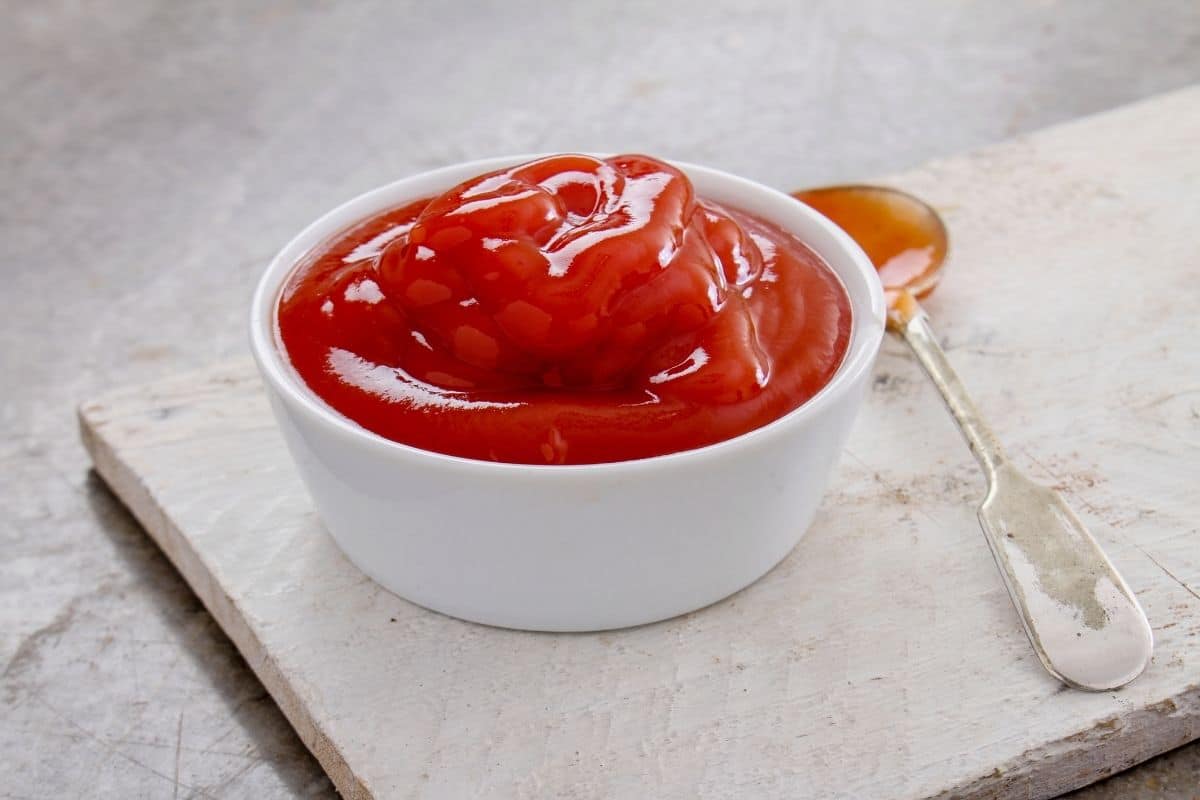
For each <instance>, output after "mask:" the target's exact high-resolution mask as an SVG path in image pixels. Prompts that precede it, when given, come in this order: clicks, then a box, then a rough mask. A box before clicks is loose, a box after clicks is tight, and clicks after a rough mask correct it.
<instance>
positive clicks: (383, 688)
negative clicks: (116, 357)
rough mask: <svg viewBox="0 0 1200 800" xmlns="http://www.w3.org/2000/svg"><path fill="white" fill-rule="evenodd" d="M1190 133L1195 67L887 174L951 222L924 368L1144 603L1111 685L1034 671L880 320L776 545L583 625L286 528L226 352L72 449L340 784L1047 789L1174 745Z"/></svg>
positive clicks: (1190, 663)
mask: <svg viewBox="0 0 1200 800" xmlns="http://www.w3.org/2000/svg"><path fill="white" fill-rule="evenodd" d="M1198 141H1200V89H1190V90H1185V91H1182V92H1177V93H1174V94H1171V95H1166V96H1163V97H1160V98H1157V99H1154V100H1151V101H1147V102H1144V103H1140V104H1137V105H1134V106H1130V107H1127V108H1124V109H1120V110H1118V111H1115V112H1111V113H1108V114H1103V115H1100V116H1097V117H1092V118H1088V119H1085V120H1081V121H1077V122H1073V123H1070V124H1068V125H1064V126H1060V127H1057V128H1053V129H1050V130H1047V131H1044V132H1041V133H1039V134H1036V135H1034V136H1032V137H1029V138H1025V139H1020V140H1016V141H1013V142H1009V143H1006V144H1003V145H999V146H996V147H993V148H989V149H987V150H984V151H981V152H977V153H974V154H970V155H967V156H961V157H956V158H951V159H947V160H942V161H938V162H934V163H932V164H930V165H928V166H926V167H924V168H922V169H919V170H916V171H914V172H912V173H909V174H905V175H901V176H898V177H896V178H894V179H892V180H891V181H889V182H890V183H893V184H895V185H897V186H900V187H903V188H905V189H908V190H910V191H914V192H916V193H918V194H920V195H922V196H924V197H926V198H928V199H929V200H931V201H932V202H933V203H934V204H935V205H936V206H937V207H938V208H939V209H940V210H941V212H942V213H943V214H944V215H945V217H946V220H947V222H948V224H949V227H950V230H951V231H952V235H953V247H952V250H953V252H952V258H951V262H950V264H949V272H948V273H947V276H946V279H945V281H944V283H943V284H942V286H941V288H939V289H938V291H937V293H936V294H935V295H934V296H933V297H932V298H931V299H930V302H929V303H928V307H929V310H930V312H931V313H932V315H933V316H934V320H935V324H936V326H937V327H938V329H939V331H940V332H941V334H942V335H943V337H944V341H945V345H946V348H947V350H948V352H949V355H950V359H951V361H952V362H953V363H954V365H955V366H956V367H957V368H958V369H959V370H960V372H961V374H962V377H963V379H964V381H965V382H966V383H967V385H968V386H969V387H970V388H971V389H972V390H973V392H974V394H975V395H976V397H977V399H978V401H979V403H980V405H981V406H982V407H983V409H984V410H985V411H986V413H987V414H988V415H989V416H990V418H991V419H992V421H993V423H994V427H995V428H996V430H997V431H998V433H999V434H1000V436H1001V438H1002V439H1003V440H1004V441H1005V442H1006V444H1007V445H1008V447H1009V449H1010V450H1011V454H1012V456H1013V459H1014V461H1016V462H1017V464H1018V466H1020V467H1021V468H1023V469H1026V470H1028V471H1029V472H1030V473H1031V474H1032V475H1034V476H1035V477H1037V478H1040V479H1042V480H1044V481H1045V482H1047V483H1050V484H1052V485H1055V486H1057V487H1058V488H1060V489H1062V490H1063V491H1064V492H1065V493H1066V494H1067V496H1068V497H1069V499H1070V500H1071V502H1072V503H1073V504H1074V505H1075V506H1076V508H1077V509H1078V510H1079V512H1080V515H1081V516H1082V518H1083V519H1084V521H1085V522H1086V523H1087V524H1088V525H1089V526H1090V527H1091V529H1092V530H1093V532H1094V533H1095V535H1096V536H1097V538H1098V539H1099V540H1100V542H1101V543H1102V544H1103V545H1104V547H1105V548H1106V549H1107V551H1108V553H1109V554H1110V555H1111V557H1112V559H1113V561H1114V562H1115V563H1116V564H1117V565H1118V567H1119V568H1120V569H1121V570H1122V572H1123V573H1124V575H1125V577H1126V578H1127V580H1128V582H1129V584H1130V585H1131V586H1132V587H1133V589H1134V591H1135V592H1136V593H1137V595H1138V597H1139V599H1140V600H1141V602H1142V604H1143V606H1144V607H1145V609H1146V611H1147V613H1148V614H1149V616H1150V620H1151V622H1152V624H1153V626H1154V630H1155V637H1156V644H1157V649H1156V655H1155V659H1154V662H1153V664H1152V665H1151V666H1150V668H1149V669H1148V670H1147V672H1146V673H1145V674H1144V675H1143V676H1142V677H1141V678H1140V679H1139V680H1137V681H1136V682H1135V683H1134V684H1132V685H1131V686H1129V687H1127V688H1126V689H1124V690H1122V691H1120V692H1114V693H1107V694H1085V693H1080V692H1075V691H1071V690H1066V689H1064V688H1063V687H1061V686H1060V685H1059V684H1057V683H1056V682H1055V681H1054V680H1053V679H1051V678H1050V677H1048V676H1047V675H1046V674H1045V673H1044V672H1043V671H1042V669H1041V668H1040V666H1039V665H1038V662H1037V660H1036V658H1035V657H1034V656H1033V654H1032V652H1031V651H1030V648H1029V644H1028V642H1027V641H1026V639H1025V635H1024V633H1023V632H1022V630H1021V626H1020V623H1019V621H1018V620H1017V617H1016V615H1015V613H1014V611H1013V609H1012V607H1011V605H1010V603H1009V600H1008V597H1007V595H1006V594H1005V591H1004V589H1003V586H1002V584H1001V580H1000V577H999V575H998V574H997V572H996V570H995V567H994V566H993V564H992V559H991V555H990V554H989V552H988V549H987V546H986V545H985V543H984V541H983V538H982V537H981V535H980V533H979V530H978V525H977V523H976V521H975V505H976V504H977V502H978V500H979V498H980V496H981V492H982V482H981V478H980V476H979V474H978V472H977V470H976V467H975V466H974V464H973V462H972V461H971V459H970V456H969V454H968V452H967V450H966V447H965V446H964V445H963V444H962V443H961V442H960V440H959V438H958V434H957V433H956V431H955V430H954V428H953V426H952V424H951V422H950V420H949V418H948V417H947V415H946V413H945V412H944V411H943V409H942V408H941V407H940V405H939V403H938V401H937V398H936V396H935V395H934V392H933V389H932V388H931V387H930V386H928V385H927V384H926V382H925V380H924V379H923V376H922V375H921V374H920V372H919V370H918V367H917V366H916V364H915V363H914V362H913V360H912V359H911V358H910V357H909V355H908V354H907V353H906V352H905V351H904V349H903V348H902V346H900V345H899V344H897V343H896V342H893V341H888V342H886V343H885V346H884V349H883V352H882V354H881V356H880V359H879V363H878V365H877V367H876V374H875V378H874V386H873V391H872V392H871V394H870V397H869V400H868V402H867V404H866V407H865V408H864V410H863V413H862V416H861V418H860V420H859V422H858V423H857V426H856V429H855V432H854V434H853V436H852V438H851V441H850V444H849V446H848V449H847V452H846V453H845V455H844V457H843V458H842V461H841V465H840V467H839V470H838V473H837V475H836V477H835V479H834V481H833V484H832V487H831V489H830V491H829V493H828V495H827V497H826V499H825V502H824V506H823V510H822V512H821V513H820V514H819V516H818V518H817V520H816V521H815V522H814V524H813V526H812V528H811V530H810V532H809V533H808V535H807V536H806V537H805V539H804V540H803V541H802V542H801V543H800V545H799V546H798V547H797V548H796V550H795V551H794V552H793V553H792V554H791V555H790V556H789V557H788V558H787V559H786V560H785V561H784V562H783V563H782V564H781V565H780V566H779V567H777V568H776V569H775V570H774V571H772V572H771V573H770V574H768V575H767V576H766V577H764V578H763V579H762V580H760V581H759V582H758V583H757V584H755V585H754V586H752V587H750V588H748V589H746V590H745V591H743V592H741V593H739V594H737V595H735V596H734V597H732V598H730V599H728V600H725V601H723V602H721V603H718V604H716V605H715V606H712V607H710V608H707V609H705V610H702V611H699V612H696V613H693V614H689V615H687V616H684V617H681V618H678V619H674V620H670V621H667V622H662V623H658V624H654V625H648V626H644V627H641V628H637V629H634V630H627V631H616V632H609V633H603V634H587V635H551V634H532V633H522V632H515V631H504V630H497V629H491V628H485V627H481V626H478V625H472V624H468V623H463V622H459V621H456V620H453V619H448V618H446V617H442V616H439V615H437V614H434V613H432V612H429V611H425V610H423V609H420V608H417V607H416V606H413V605H411V604H409V603H406V602H405V601H403V600H401V599H399V598H397V597H395V596H393V595H391V594H389V593H387V592H385V591H383V590H381V589H379V588H377V587H376V586H375V585H374V584H372V583H371V581H369V580H368V579H367V578H365V577H364V576H362V575H361V574H360V573H359V572H358V571H357V570H356V569H355V568H354V567H353V566H351V565H350V564H349V563H348V562H347V561H346V560H345V559H343V558H342V557H341V556H340V555H339V553H338V552H337V550H336V549H335V548H334V546H333V544H332V542H331V540H330V539H329V538H328V536H327V535H326V534H325V533H324V531H323V530H322V528H321V526H320V523H319V522H318V521H317V519H316V518H315V517H314V515H313V513H312V511H311V507H310V504H309V501H308V499H307V497H306V495H305V493H304V490H303V488H302V487H301V485H300V483H299V481H298V479H297V477H296V476H295V474H294V472H293V469H292V466H291V464H290V462H289V461H288V457H287V454H286V452H285V450H284V447H283V443H282V441H281V439H280V438H279V436H278V434H277V433H276V431H275V429H274V426H273V422H272V420H271V418H270V415H269V412H268V408H267V404H266V401H265V398H264V396H263V393H262V389H261V386H260V384H259V382H258V380H257V378H256V377H255V375H254V373H253V370H252V368H251V366H250V365H249V363H247V362H242V363H234V364H228V365H223V366H221V367H218V368H215V369H213V370H211V371H208V372H205V373H202V374H194V375H187V376H180V377H176V378H172V379H170V380H165V381H163V382H161V383H156V384H152V385H149V386H141V387H135V388H131V389H127V390H122V391H117V392H114V393H111V394H109V395H107V396H105V397H102V398H99V399H97V400H94V401H92V402H88V403H85V404H84V405H83V407H82V409H81V419H82V426H83V435H84V440H85V442H86V444H87V446H88V447H89V449H90V451H91V453H92V456H93V458H94V460H95V463H96V467H97V469H98V470H99V472H100V474H101V475H102V476H103V477H104V478H105V479H106V480H107V481H108V482H109V483H110V484H111V485H112V487H113V488H114V490H115V491H116V492H117V493H118V494H119V495H120V496H121V497H122V498H123V499H124V501H125V502H126V503H127V504H128V505H129V507H130V508H131V509H132V510H133V512H134V513H135V514H136V515H137V516H138V518H139V519H140V520H141V521H142V522H143V524H144V525H145V526H146V529H147V531H148V533H149V534H150V535H151V536H152V537H154V539H155V540H156V541H157V542H158V543H159V545H160V546H161V547H162V548H163V549H164V550H165V551H166V552H167V554H168V555H169V556H170V557H171V559H172V561H173V562H174V563H175V564H176V566H177V567H178V568H179V570H180V571H181V572H182V574H183V575H184V576H185V577H186V579H187V580H188V582H189V583H190V584H191V585H192V587H193V588H194V589H195V591H196V593H197V594H198V595H199V596H200V597H201V598H202V599H203V601H204V602H205V604H206V605H207V606H208V608H209V609H210V610H211V611H212V613H213V615H214V616H215V617H216V619H217V620H218V621H219V622H220V624H221V625H222V627H223V628H224V629H225V631H226V632H227V633H228V634H229V636H230V637H231V638H232V640H233V641H234V642H235V643H236V644H237V646H238V648H239V649H240V650H241V651H242V653H243V654H244V655H245V656H246V659H247V661H248V662H249V663H250V665H251V666H252V667H253V668H254V670H255V671H256V673H257V674H258V676H259V677H260V678H261V679H262V681H263V683H264V684H265V685H266V687H267V688H268V690H270V692H271V694H272V695H273V696H274V698H275V699H276V701H277V702H278V703H279V705H280V706H281V707H282V709H283V710H284V712H285V713H286V715H287V717H288V719H289V720H290V721H291V722H292V724H293V725H294V726H295V727H296V729H297V730H298V731H299V733H300V736H301V737H302V738H303V740H304V741H305V743H306V744H307V745H308V746H309V747H310V748H311V749H312V750H313V752H314V753H315V754H316V756H317V758H318V759H319V760H320V762H321V764H322V765H323V766H324V767H325V769H326V770H328V771H329V773H330V775H331V776H332V778H333V780H334V782H335V783H336V785H337V787H338V788H339V790H340V791H341V792H342V794H343V795H344V796H346V797H355V798H357V797H378V798H391V797H405V798H408V797H414V798H440V797H456V798H466V797H547V796H563V797H579V798H592V797H595V798H600V797H606V798H607V797H615V798H645V797H657V798H676V797H678V798H691V797H701V798H727V797H750V796H753V797H767V798H775V797H779V798H784V797H787V798H796V797H805V798H862V797H889V798H890V797H896V798H929V797H956V798H985V797H988V798H991V797H1004V798H1007V797H1013V798H1016V797H1020V798H1027V797H1033V798H1042V797H1051V796H1054V795H1056V794H1059V793H1061V792H1064V791H1067V790H1069V789H1072V788H1074V787H1077V786H1081V785H1084V784H1086V783H1089V782H1091V781H1094V780H1096V779H1098V778H1101V777H1103V776H1105V775H1107V774H1110V773H1112V772H1114V771H1117V770H1119V769H1122V768H1125V767H1127V766H1130V765H1132V764H1134V763H1136V762H1138V761H1140V760H1143V759H1146V758H1148V757H1150V756H1152V755H1155V754H1157V753H1160V752H1162V751H1165V750H1167V749H1170V748H1172V747H1175V746H1177V745H1179V744H1182V743H1184V742H1186V741H1189V740H1191V739H1193V738H1196V737H1198V736H1200V594H1198V590H1200V533H1198V531H1197V527H1196V526H1197V522H1196V520H1197V518H1198V517H1200V515H1198V513H1197V512H1198V511H1200V509H1198V508H1197V503H1196V500H1195V497H1196V492H1195V487H1196V486H1197V485H1198V484H1200V347H1198V346H1197V344H1196V343H1195V338H1194V337H1195V336H1196V334H1197V332H1198V330H1197V327H1196V309H1197V308H1198V307H1200V288H1198V286H1200V281H1198V280H1197V277H1198V276H1200V255H1198V254H1200V225H1197V220H1200V148H1197V147H1196V146H1195V143H1196V142H1198ZM733 533H734V535H736V532H733Z"/></svg>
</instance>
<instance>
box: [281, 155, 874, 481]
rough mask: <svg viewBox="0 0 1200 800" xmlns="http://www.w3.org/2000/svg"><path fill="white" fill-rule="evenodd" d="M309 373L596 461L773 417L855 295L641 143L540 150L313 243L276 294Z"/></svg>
mask: <svg viewBox="0 0 1200 800" xmlns="http://www.w3.org/2000/svg"><path fill="white" fill-rule="evenodd" d="M278 323H279V326H278V332H279V338H280V340H281V344H282V347H283V349H284V351H285V352H286V354H287V357H288V359H289V361H290V362H291V364H292V366H293V368H294V369H295V371H296V372H297V373H298V374H299V376H300V377H301V378H302V379H303V381H304V383H305V384H307V385H308V387H309V388H310V389H311V390H312V391H313V392H314V393H315V394H316V395H318V396H319V397H320V398H321V399H322V400H324V401H325V403H327V404H328V405H329V406H331V407H332V408H334V409H336V410H337V411H338V412H340V413H341V414H343V415H345V416H346V417H348V418H350V419H351V420H353V421H355V422H357V423H358V424H359V425H361V426H362V427H364V428H366V429H368V430H371V431H374V432H375V433H377V434H379V435H381V436H384V437H386V438H388V439H392V440H394V441H397V442H402V443H404V444H407V445H412V446H414V447H418V448H421V449H425V450H431V451H435V452H439V453H445V454H448V455H455V456H463V457H467V458H474V459H483V460H491V461H504V462H512V463H523V464H589V463H599V462H611V461H624V460H629V459H636V458H645V457H649V456H657V455H664V454H667V453H674V452H678V451H682V450H689V449H693V448H697V447H702V446H704V445H708V444H713V443H715V442H719V441H723V440H725V439H729V438H732V437H734V436H737V435H739V434H742V433H745V432H747V431H750V430H753V429H755V428H758V427H761V426H763V425H765V424H767V423H769V422H771V421H773V420H775V419H778V418H779V417H781V416H783V415H784V414H786V413H788V412H789V411H791V410H793V409H795V408H796V407H798V406H799V405H801V404H802V403H804V402H805V401H806V400H808V399H809V398H810V397H812V396H813V395H814V394H816V393H817V392H818V391H819V390H820V389H821V388H822V387H823V386H824V385H825V384H826V383H828V382H829V380H830V378H832V376H833V374H834V372H836V370H837V368H838V366H839V365H840V364H841V361H842V358H843V357H844V355H845V352H846V348H847V344H848V341H849V338H850V303H849V298H848V297H847V295H846V292H845V289H844V288H843V287H842V285H841V283H840V282H839V281H838V279H837V277H836V276H835V275H834V274H833V272H832V271H831V270H830V269H829V267H828V266H827V265H826V264H825V263H824V262H823V261H822V260H821V259H820V257H819V256H817V255H816V254H815V253H814V252H813V251H812V250H811V249H809V248H808V247H807V246H805V245H804V243H803V242H801V241H800V240H798V239H797V238H796V237H795V236H793V235H791V234H789V233H787V232H786V231H784V230H782V229H780V228H779V227H777V226H775V225H773V224H771V223H769V222H767V221H766V220H762V219H758V218H756V217H754V216H751V215H749V214H746V213H744V212H742V211H739V210H737V209H735V208H728V207H725V206H721V205H719V204H717V203H713V202H710V201H707V200H705V199H703V198H698V197H696V195H695V192H694V190H693V188H692V185H691V182H690V181H689V180H688V179H687V177H686V176H685V175H684V174H683V173H682V172H680V171H679V170H677V169H676V168H674V167H672V166H670V165H668V164H666V163H664V162H661V161H658V160H655V159H652V158H649V157H646V156H639V155H624V156H616V157H613V158H607V159H596V158H592V157H589V156H582V155H562V156H552V157H548V158H543V159H540V160H537V161H534V162H531V163H528V164H523V165H519V166H517V167H513V168H510V169H505V170H501V171H498V172H493V173H489V174H487V175H481V176H479V177H477V178H474V179H472V180H469V181H466V182H465V183H462V184H460V185H458V186H456V187H454V188H452V189H450V190H449V191H447V192H446V193H445V194H443V195H441V196H439V197H435V198H427V199H423V200H420V201H417V202H414V203H410V204H408V205H405V206H402V207H399V208H394V209H391V210H388V211H384V212H383V213H380V214H377V215H375V216H374V217H372V218H370V219H367V220H364V221H362V222H361V223H359V224H357V225H355V226H353V227H351V228H349V229H348V230H346V231H343V232H342V233H339V234H338V235H336V236H334V237H333V238H332V239H330V240H329V241H327V242H325V243H323V244H322V245H320V246H319V247H317V248H316V249H315V250H314V251H313V252H312V253H310V254H309V255H308V256H306V258H305V259H304V260H303V261H302V262H301V263H300V264H299V265H298V266H297V268H296V270H295V272H294V273H293V275H292V276H291V277H290V278H289V280H288V281H287V283H286V285H285V286H284V289H283V292H282V295H281V298H280V301H279V306H278Z"/></svg>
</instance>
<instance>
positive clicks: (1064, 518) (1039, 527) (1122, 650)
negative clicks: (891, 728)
mask: <svg viewBox="0 0 1200 800" xmlns="http://www.w3.org/2000/svg"><path fill="white" fill-rule="evenodd" d="M902 299H903V300H905V302H903V303H901V304H898V306H897V308H896V310H895V311H894V313H893V314H892V316H891V318H890V319H889V322H890V323H891V325H892V327H893V328H895V329H896V330H897V331H898V332H899V333H900V335H901V336H902V337H903V338H904V340H905V341H906V342H908V344H909V346H910V347H911V348H912V350H913V353H915V354H916V356H917V360H918V361H920V362H921V366H922V367H924V369H925V371H926V372H927V373H928V374H929V377H930V378H932V379H933V383H934V385H935V386H937V388H938V391H939V392H941V395H942V399H943V400H945V401H946V407H947V408H949V409H950V413H951V414H953V415H954V419H955V420H956V421H957V422H958V426H959V429H960V430H961V431H962V433H963V436H965V437H966V439H967V442H968V444H970V446H971V452H973V453H974V454H975V457H976V458H977V459H978V460H979V463H980V464H981V465H982V466H983V469H984V472H985V473H986V474H987V480H988V492H987V497H985V498H984V501H983V503H982V504H981V505H980V507H979V524H980V527H982V529H983V533H984V536H985V538H986V539H987V541H988V545H989V546H990V547H991V550H992V555H993V556H994V557H995V559H996V566H997V567H999V569H1000V574H1001V575H1002V576H1003V577H1004V583H1005V586H1007V588H1008V593H1009V596H1010V597H1012V601H1013V605H1014V606H1015V607H1016V609H1017V613H1018V614H1019V615H1020V617H1021V622H1022V623H1023V624H1024V626H1025V632H1026V633H1027V634H1028V635H1029V641H1030V642H1031V643H1032V644H1033V649H1034V652H1036V653H1037V656H1038V658H1039V659H1040V660H1041V662H1042V665H1043V666H1045V668H1046V669H1047V671H1049V672H1050V674H1051V675H1054V676H1055V677H1056V678H1058V679H1059V680H1061V681H1063V682H1064V683H1066V684H1067V685H1069V686H1073V687H1075V688H1077V689H1087V690H1090V691H1107V690H1109V689H1115V688H1117V687H1119V686H1123V685H1125V684H1126V683H1128V682H1129V681H1131V680H1133V679H1134V678H1136V677H1137V676H1138V675H1139V674H1141V672H1142V670H1144V669H1145V668H1146V665H1147V664H1148V663H1149V662H1150V657H1151V655H1152V652H1153V646H1154V645H1153V636H1152V633H1151V629H1150V623H1149V621H1148V620H1147V619H1146V614H1145V612H1144V611H1142V608H1141V606H1140V605H1139V604H1138V602H1137V598H1136V597H1134V595H1133V592H1132V591H1130V589H1129V587H1128V586H1127V585H1126V584H1125V581H1124V580H1123V579H1122V578H1121V575H1120V574H1119V573H1118V572H1117V570H1116V568H1115V567H1114V566H1113V565H1112V563H1111V562H1110V561H1109V560H1108V557H1107V556H1105V554H1104V551H1103V550H1102V549H1101V548H1100V545H1099V544H1098V543H1097V542H1096V540H1095V539H1094V538H1092V535H1091V534H1090V533H1089V532H1088V530H1087V528H1086V527H1085V526H1084V525H1083V522H1082V521H1081V520H1080V519H1079V517H1078V516H1076V515H1075V512H1074V511H1072V510H1071V508H1070V506H1068V505H1067V503H1066V501H1065V500H1064V499H1063V497H1062V496H1061V495H1060V494H1059V493H1058V492H1056V491H1054V490H1052V489H1049V488H1046V487H1044V486H1040V485H1038V484H1036V483H1034V482H1033V481H1031V480H1030V479H1029V478H1027V477H1025V475H1023V474H1021V473H1020V472H1019V471H1018V470H1017V469H1016V468H1015V467H1014V466H1013V465H1012V464H1010V463H1009V462H1008V459H1007V457H1006V456H1005V455H1004V451H1003V449H1002V448H1001V447H1000V443H999V442H998V441H997V440H996V437H995V435H994V434H993V433H992V432H991V430H990V429H989V428H988V427H987V425H986V423H984V421H983V417H982V416H981V415H980V413H979V409H977V408H976V407H975V404H974V403H973V402H972V401H971V398H970V397H969V396H968V395H967V392H966V389H965V388H963V385H962V382H961V381H960V380H959V379H958V376H957V375H956V374H955V373H954V370H953V369H952V368H951V366H950V362H949V361H948V360H947V359H946V354H945V353H944V352H943V351H942V348H941V346H940V345H939V344H938V342H937V338H936V337H935V336H934V333H933V330H932V329H931V328H930V326H929V320H928V318H927V317H926V316H925V312H924V311H923V310H922V309H921V307H920V305H919V304H918V303H917V302H916V300H914V299H913V298H912V297H911V295H910V296H908V297H907V298H902Z"/></svg>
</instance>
